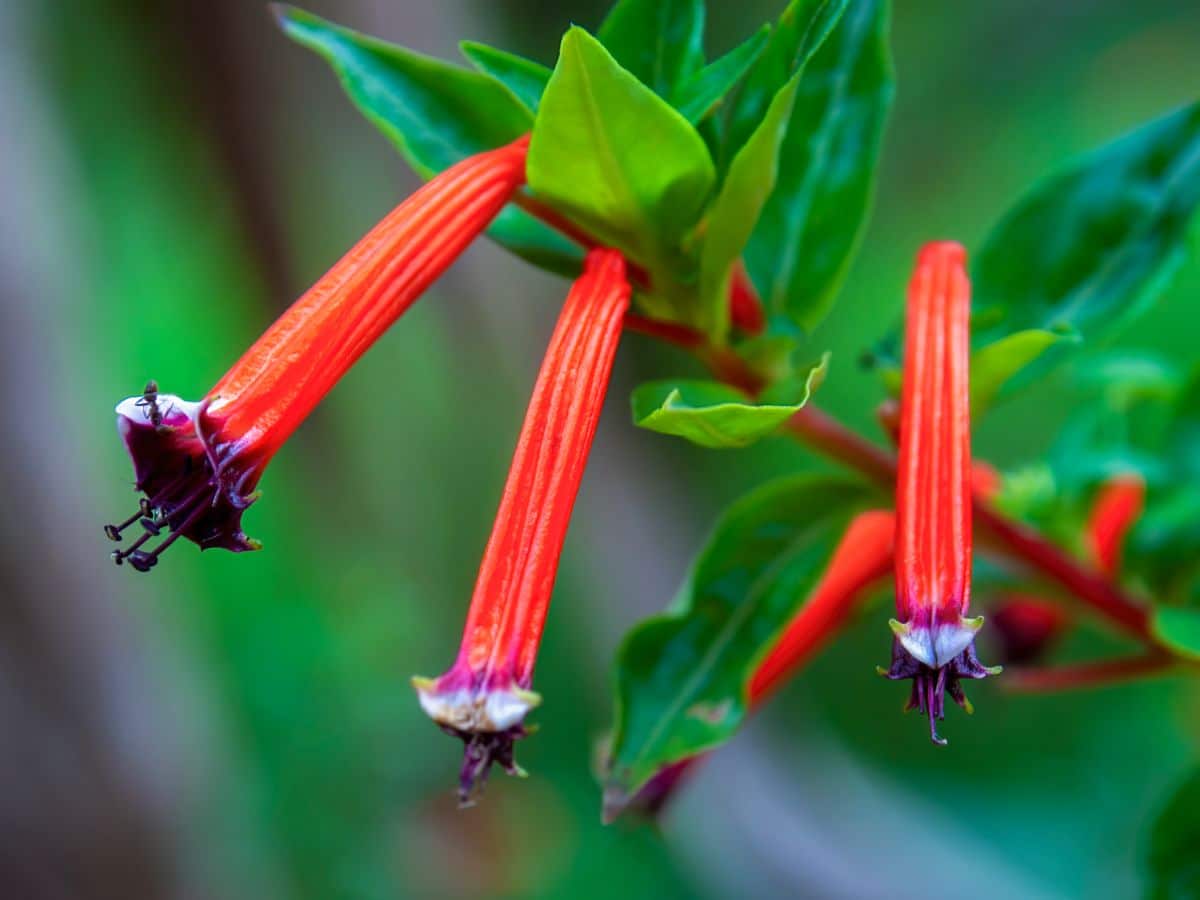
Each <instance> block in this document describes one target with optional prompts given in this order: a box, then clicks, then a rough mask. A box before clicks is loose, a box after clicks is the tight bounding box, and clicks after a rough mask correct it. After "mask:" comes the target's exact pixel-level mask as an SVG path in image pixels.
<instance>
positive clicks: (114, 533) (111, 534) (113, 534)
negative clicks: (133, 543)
mask: <svg viewBox="0 0 1200 900" xmlns="http://www.w3.org/2000/svg"><path fill="white" fill-rule="evenodd" d="M140 516H141V513H140V512H136V513H134V514H133V515H132V516H130V517H129V518H128V519H126V520H125V521H124V522H122V523H121V524H120V525H105V526H104V533H105V535H107V536H108V539H109V540H110V541H119V540H120V539H121V532H122V531H124V530H125V529H126V528H128V527H129V526H130V525H132V524H133V523H134V522H136V521H137V520H138V518H139V517H140Z"/></svg>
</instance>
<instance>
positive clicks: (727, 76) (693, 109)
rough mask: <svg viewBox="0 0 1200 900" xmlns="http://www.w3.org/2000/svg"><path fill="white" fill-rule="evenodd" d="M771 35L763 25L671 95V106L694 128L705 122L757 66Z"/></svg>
mask: <svg viewBox="0 0 1200 900" xmlns="http://www.w3.org/2000/svg"><path fill="white" fill-rule="evenodd" d="M770 33H771V26H769V25H764V26H763V27H762V28H760V29H759V30H758V31H757V32H755V33H754V34H753V35H751V36H750V37H749V38H747V39H746V40H745V41H743V42H742V43H741V44H739V45H738V46H736V47H734V48H733V49H732V50H730V51H729V52H728V53H726V54H725V55H724V56H722V57H720V58H719V59H715V60H713V61H712V62H711V63H709V64H708V65H707V66H705V67H704V68H703V69H701V70H700V71H699V72H697V73H696V74H695V75H693V76H692V77H691V78H689V79H687V80H686V81H684V82H682V83H681V84H680V85H679V87H678V88H676V90H675V92H674V94H672V95H671V105H672V106H674V107H675V108H676V109H677V110H679V112H680V114H681V115H682V116H683V117H684V118H685V119H687V120H688V121H689V122H691V123H692V124H693V125H695V124H697V123H698V122H700V121H702V120H703V119H704V118H706V117H707V116H708V115H709V114H710V113H712V111H713V110H714V109H715V108H716V107H717V105H718V104H719V103H721V102H722V100H723V98H724V97H725V95H726V94H728V93H729V92H730V91H731V90H733V87H734V86H735V85H736V84H737V83H738V81H740V80H741V78H742V76H744V75H745V74H746V72H747V71H749V69H750V67H751V66H752V65H754V62H755V60H757V59H758V57H759V55H760V54H761V53H762V52H763V48H764V47H766V45H767V37H768V35H770Z"/></svg>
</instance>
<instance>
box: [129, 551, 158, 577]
mask: <svg viewBox="0 0 1200 900" xmlns="http://www.w3.org/2000/svg"><path fill="white" fill-rule="evenodd" d="M128 559H129V564H130V565H131V566H133V567H134V568H135V569H137V570H138V571H139V572H149V571H150V570H151V569H153V568H154V567H155V566H156V565H157V564H158V554H157V553H147V552H146V551H145V550H134V551H133V552H132V553H130V554H129V556H128Z"/></svg>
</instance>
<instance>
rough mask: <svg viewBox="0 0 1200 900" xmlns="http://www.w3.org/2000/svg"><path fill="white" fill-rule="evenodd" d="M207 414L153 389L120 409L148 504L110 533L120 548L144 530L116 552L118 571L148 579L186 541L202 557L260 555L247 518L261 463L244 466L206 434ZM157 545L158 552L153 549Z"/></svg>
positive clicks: (231, 449) (138, 485)
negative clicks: (128, 569) (216, 551)
mask: <svg viewBox="0 0 1200 900" xmlns="http://www.w3.org/2000/svg"><path fill="white" fill-rule="evenodd" d="M206 406H207V404H206V403H205V402H201V403H191V402H188V401H186V400H182V399H180V398H179V397H176V396H174V395H172V394H162V393H159V391H158V386H157V385H156V384H155V383H154V382H153V381H152V382H150V383H149V384H147V385H146V389H145V391H143V393H142V395H141V396H140V397H130V398H129V399H127V400H124V401H122V402H121V403H120V404H118V406H117V409H116V412H117V430H118V432H119V433H120V435H121V438H122V440H123V441H124V442H125V448H126V450H127V451H128V452H129V456H130V458H131V459H132V461H133V471H134V489H135V490H137V491H140V492H142V493H143V494H145V496H144V497H143V498H142V499H141V500H140V501H139V503H138V509H137V511H136V512H134V513H133V514H132V515H130V516H129V517H128V518H127V519H125V520H124V521H122V522H119V523H115V524H110V525H106V526H105V527H104V533H105V534H106V535H107V536H108V537H109V538H110V539H111V540H113V541H117V542H121V541H123V540H125V539H126V532H127V531H128V530H130V529H132V528H134V526H137V527H138V528H140V534H138V535H137V536H136V537H135V538H134V539H133V540H132V542H130V543H129V544H127V545H126V546H125V547H123V548H121V549H118V550H114V551H113V554H112V558H113V561H114V562H115V563H116V564H117V565H122V564H124V563H126V562H128V563H129V564H130V565H131V566H132V567H133V568H134V569H137V570H138V571H139V572H148V571H150V569H152V568H154V566H155V565H157V563H158V558H159V556H160V555H161V554H162V553H163V552H164V551H165V550H167V548H169V547H170V546H171V545H172V544H174V543H175V542H176V541H177V540H178V539H179V538H181V537H185V538H187V539H188V540H190V541H192V542H194V543H195V544H197V545H198V546H199V547H200V548H201V549H202V550H206V549H208V548H209V547H223V548H224V549H227V550H233V551H243V550H256V549H258V544H257V543H256V542H255V541H252V540H251V539H250V538H248V537H246V535H245V533H244V532H243V531H242V529H241V518H242V514H243V512H244V511H245V509H246V507H248V506H249V505H250V504H251V503H253V502H254V500H255V499H256V495H255V494H254V493H253V490H254V486H255V484H256V483H257V481H258V477H259V475H260V474H261V470H262V463H255V462H252V461H248V460H245V459H242V458H240V456H239V454H238V452H237V449H238V448H237V447H236V445H233V444H229V443H227V442H226V443H221V442H218V441H215V440H214V439H213V437H212V429H211V428H207V427H206V426H205V408H206ZM164 534H165V536H164ZM156 538H161V540H160V541H159V542H158V544H157V545H156V546H153V547H150V546H148V545H149V544H150V543H151V542H152V541H153V540H154V539H156Z"/></svg>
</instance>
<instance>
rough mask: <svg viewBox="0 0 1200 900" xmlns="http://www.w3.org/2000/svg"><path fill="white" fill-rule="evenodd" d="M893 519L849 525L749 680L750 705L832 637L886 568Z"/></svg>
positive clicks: (869, 517)
mask: <svg viewBox="0 0 1200 900" xmlns="http://www.w3.org/2000/svg"><path fill="white" fill-rule="evenodd" d="M895 531H896V517H895V516H894V515H893V514H892V512H891V511H890V510H882V509H876V510H870V511H868V512H864V513H860V514H859V515H858V516H856V517H855V518H854V520H853V521H852V522H851V523H850V526H849V527H848V528H847V529H846V533H845V534H844V535H843V536H842V540H841V542H840V543H839V544H838V546H837V549H836V550H835V551H834V553H833V557H832V558H831V559H830V561H829V567H828V568H827V569H826V570H825V574H824V575H823V576H822V577H821V580H820V582H818V583H817V586H816V587H815V588H813V592H812V595H811V596H810V597H809V598H808V600H807V601H806V602H805V604H804V606H803V607H801V609H800V612H798V613H797V614H796V617H795V618H794V619H792V621H791V622H789V623H788V626H787V628H786V629H784V632H783V634H782V635H780V637H779V640H778V641H776V643H775V646H774V647H772V648H771V651H770V652H769V653H768V654H767V655H766V656H765V657H764V658H763V661H762V662H761V663H759V665H758V668H757V669H756V670H755V672H754V676H753V677H752V678H751V679H750V689H749V690H750V705H751V707H756V706H758V705H759V704H760V703H762V702H763V701H764V700H766V699H767V697H769V696H770V695H771V694H772V693H773V692H774V691H775V690H776V689H777V688H778V687H779V686H780V685H781V684H783V683H784V682H785V681H787V679H788V678H790V677H791V676H792V675H793V674H794V673H795V672H796V670H797V669H799V668H800V667H801V666H803V665H804V664H805V663H807V662H808V661H809V660H810V659H812V657H813V656H814V655H816V652H817V651H818V650H820V649H821V648H822V647H824V646H825V644H826V643H827V642H828V641H829V640H830V639H831V638H832V637H833V636H834V635H835V634H836V633H837V631H838V629H840V628H841V627H842V624H843V623H844V622H845V621H846V619H848V618H849V617H850V614H851V613H853V612H854V610H855V608H856V606H857V605H858V600H859V598H860V597H861V596H862V595H863V594H864V593H865V592H866V591H867V589H869V588H870V587H872V586H873V585H874V584H875V583H876V582H877V581H879V579H881V578H883V577H884V575H886V574H887V573H888V571H889V570H890V569H891V568H892V542H893V539H894V535H895Z"/></svg>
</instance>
